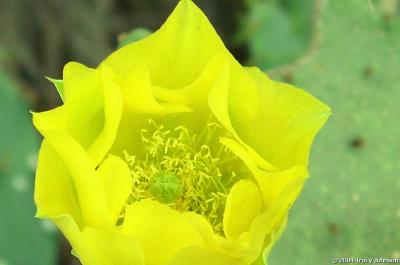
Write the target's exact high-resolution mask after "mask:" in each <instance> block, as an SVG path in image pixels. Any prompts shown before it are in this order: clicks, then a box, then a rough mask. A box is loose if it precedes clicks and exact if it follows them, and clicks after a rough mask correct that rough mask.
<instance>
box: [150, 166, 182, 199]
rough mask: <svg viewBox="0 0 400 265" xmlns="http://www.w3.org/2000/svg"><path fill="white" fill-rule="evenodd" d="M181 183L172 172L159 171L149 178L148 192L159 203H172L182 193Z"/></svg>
mask: <svg viewBox="0 0 400 265" xmlns="http://www.w3.org/2000/svg"><path fill="white" fill-rule="evenodd" d="M182 189H183V188H182V184H181V182H180V181H179V178H178V177H177V176H176V175H175V173H173V172H165V171H161V172H158V173H156V174H155V175H154V176H153V177H152V178H151V180H150V183H149V192H150V194H151V195H153V197H154V198H156V199H157V200H158V201H159V202H161V203H173V202H174V201H176V199H177V198H178V197H179V196H181V195H182Z"/></svg>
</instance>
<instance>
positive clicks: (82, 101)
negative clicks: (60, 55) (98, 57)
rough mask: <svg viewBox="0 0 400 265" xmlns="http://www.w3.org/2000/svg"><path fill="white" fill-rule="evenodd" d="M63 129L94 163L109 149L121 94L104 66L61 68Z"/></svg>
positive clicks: (117, 119)
mask: <svg viewBox="0 0 400 265" xmlns="http://www.w3.org/2000/svg"><path fill="white" fill-rule="evenodd" d="M63 87H64V99H65V100H64V101H65V108H66V130H67V131H68V133H69V134H70V135H72V136H73V138H74V139H75V140H76V141H78V142H79V143H80V144H81V145H82V147H83V148H84V149H85V150H88V153H89V155H90V157H91V158H92V160H93V162H94V163H95V164H96V165H97V164H98V163H99V162H100V161H101V160H102V159H103V158H104V156H105V155H106V153H107V152H108V150H109V149H110V148H111V146H112V144H113V142H114V139H115V136H116V133H117V130H118V125H119V121H120V118H121V113H122V104H123V102H122V95H121V91H120V89H119V87H118V86H117V85H116V83H115V82H114V81H113V76H112V74H111V72H110V71H109V70H108V69H107V68H105V67H104V68H101V69H98V70H95V69H90V68H87V67H86V66H84V65H81V64H78V63H68V64H67V65H66V66H65V67H64V81H63Z"/></svg>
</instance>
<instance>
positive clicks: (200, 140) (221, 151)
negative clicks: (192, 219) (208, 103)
mask: <svg viewBox="0 0 400 265" xmlns="http://www.w3.org/2000/svg"><path fill="white" fill-rule="evenodd" d="M149 127H150V128H147V129H143V130H142V131H141V136H142V143H143V146H144V149H145V153H146V155H145V157H144V158H143V159H137V158H136V157H135V156H131V155H129V154H128V153H127V152H124V155H125V160H126V161H127V163H128V165H129V167H130V169H131V176H132V179H133V183H134V185H133V189H132V193H131V196H130V198H129V200H128V201H127V203H128V204H131V203H133V202H135V201H140V200H142V199H146V198H154V199H156V200H158V201H159V202H161V203H165V204H168V206H170V207H171V208H173V209H175V210H178V211H193V212H196V213H198V214H200V215H202V216H204V217H205V218H206V219H207V220H208V222H209V223H210V224H211V226H212V227H213V229H214V231H215V232H217V233H220V234H223V228H222V216H223V212H224V208H225V201H226V197H227V195H228V192H229V190H230V188H231V187H232V185H233V184H234V183H235V182H236V181H237V180H238V176H237V174H235V172H233V171H232V170H229V169H228V168H229V167H228V166H227V165H229V163H232V162H234V163H235V164H236V161H237V158H236V156H235V155H234V154H233V153H231V152H230V151H229V150H228V149H226V148H224V147H223V146H222V145H221V144H220V143H219V141H218V137H219V136H224V135H221V132H223V130H222V128H221V126H220V125H219V124H217V123H215V122H210V123H209V124H208V125H207V126H206V128H205V129H204V130H203V132H201V133H200V136H199V137H197V136H196V135H195V134H192V133H191V132H190V131H189V130H188V129H187V128H186V127H184V126H179V127H176V128H174V129H173V130H168V129H166V128H165V127H164V126H162V125H157V124H156V123H155V122H154V121H153V120H150V121H149ZM216 145H219V146H218V148H216Z"/></svg>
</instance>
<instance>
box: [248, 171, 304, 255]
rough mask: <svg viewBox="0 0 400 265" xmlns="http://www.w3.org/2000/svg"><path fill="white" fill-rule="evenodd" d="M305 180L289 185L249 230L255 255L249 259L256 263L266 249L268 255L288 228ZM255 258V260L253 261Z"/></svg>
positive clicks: (265, 252)
mask: <svg viewBox="0 0 400 265" xmlns="http://www.w3.org/2000/svg"><path fill="white" fill-rule="evenodd" d="M303 182H304V179H301V178H298V179H295V180H293V181H291V182H290V183H288V184H287V185H286V186H285V188H284V189H283V191H282V192H281V193H280V194H279V195H278V197H277V199H276V200H275V202H274V203H273V205H271V207H270V208H268V210H266V211H265V212H264V213H263V214H261V215H259V216H258V217H257V218H256V219H255V220H254V222H253V223H252V225H251V227H250V230H249V237H250V242H251V245H252V246H253V253H249V256H248V257H249V258H251V260H253V261H255V260H256V259H257V258H258V257H259V255H260V254H261V253H262V250H263V249H264V248H265V251H264V255H267V254H268V253H269V251H270V250H271V248H272V246H273V245H274V244H275V242H276V241H277V240H278V238H279V237H280V235H281V234H282V232H283V230H284V228H285V227H286V221H287V215H288V211H289V209H290V207H291V206H292V204H293V202H294V201H295V200H296V198H297V196H298V194H299V191H300V189H301V187H302V185H303ZM253 258H254V259H253Z"/></svg>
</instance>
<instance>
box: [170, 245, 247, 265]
mask: <svg viewBox="0 0 400 265" xmlns="http://www.w3.org/2000/svg"><path fill="white" fill-rule="evenodd" d="M188 264H190V265H249V264H246V263H244V262H243V261H241V260H240V259H239V258H234V257H230V256H228V255H223V254H221V253H219V252H216V251H214V250H212V249H209V248H200V247H188V248H185V249H183V250H182V251H180V252H179V253H178V254H177V255H176V256H175V257H174V258H173V259H172V261H171V262H170V263H168V265H188Z"/></svg>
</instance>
